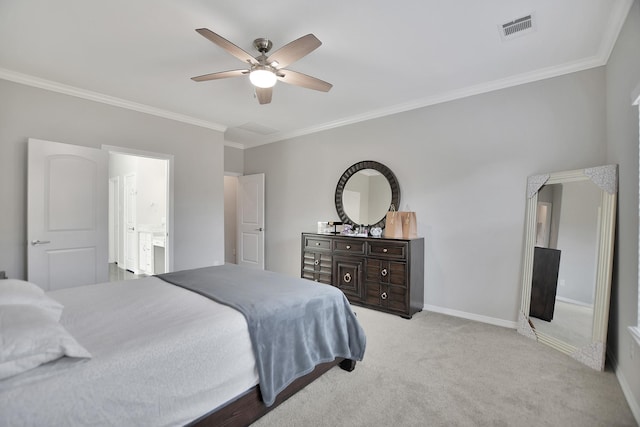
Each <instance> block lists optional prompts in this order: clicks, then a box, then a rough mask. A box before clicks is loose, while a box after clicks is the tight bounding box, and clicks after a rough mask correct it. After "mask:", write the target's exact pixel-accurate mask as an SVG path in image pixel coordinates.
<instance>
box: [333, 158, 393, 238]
mask: <svg viewBox="0 0 640 427" xmlns="http://www.w3.org/2000/svg"><path fill="white" fill-rule="evenodd" d="M363 169H374V170H376V171H378V172H380V173H381V174H382V175H383V176H384V177H385V178H386V179H387V181H388V182H389V186H390V187H391V205H393V206H394V207H395V209H396V210H399V208H400V185H399V184H398V180H397V179H396V176H395V175H394V174H393V172H392V171H391V169H389V168H388V167H386V166H385V165H383V164H382V163H378V162H376V161H373V160H364V161H362V162H358V163H356V164H353V165H351V166H350V167H349V168H348V169H347V170H346V171H344V173H343V174H342V176H341V177H340V179H339V180H338V185H337V186H336V192H335V203H336V211H338V217H340V220H341V221H342V222H343V223H345V224H353V225H358V224H356V223H355V222H354V221H353V220H352V219H351V218H349V216H348V215H347V214H346V212H345V211H344V205H343V203H342V194H343V193H344V187H345V186H346V185H347V181H349V178H351V177H352V176H353V175H354V174H355V173H356V172H358V171H361V170H363ZM385 222H386V215H383V216H382V219H381V220H380V221H378V222H376V223H375V224H367V225H369V226H371V227H381V228H384V226H385Z"/></svg>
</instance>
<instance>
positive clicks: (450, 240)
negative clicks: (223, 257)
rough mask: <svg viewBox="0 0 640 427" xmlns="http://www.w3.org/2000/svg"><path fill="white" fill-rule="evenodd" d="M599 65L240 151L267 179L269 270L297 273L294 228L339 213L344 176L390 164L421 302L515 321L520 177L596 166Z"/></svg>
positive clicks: (600, 157) (601, 132)
mask: <svg viewBox="0 0 640 427" xmlns="http://www.w3.org/2000/svg"><path fill="white" fill-rule="evenodd" d="M604 82H605V69H604V67H600V68H596V69H592V70H589V71H584V72H580V73H574V74H570V75H566V76H562V77H557V78H553V79H549V80H545V81H540V82H536V83H531V84H527V85H522V86H518V87H513V88H509V89H505V90H501V91H496V92H491V93H487V94H483V95H479V96H474V97H469V98H465V99H461V100H457V101H453V102H448V103H444V104H440V105H436V106H431V107H427V108H423V109H419V110H413V111H409V112H405V113H401V114H397V115H394V116H389V117H385V118H380V119H375V120H371V121H367V122H362V123H358V124H353V125H349V126H345V127H341V128H337V129H333V130H329V131H325V132H322V133H316V134H313V135H307V136H304V137H298V138H295V139H292V140H287V141H281V142H278V143H274V144H268V145H264V146H259V147H255V148H252V149H247V150H245V151H246V153H245V172H246V173H259V172H264V173H265V174H266V195H265V197H266V242H267V243H266V245H267V247H266V253H267V259H266V266H267V268H268V269H269V270H274V271H279V272H282V273H286V274H289V275H291V276H299V274H300V271H299V269H300V233H301V232H303V231H314V230H315V229H316V222H317V221H319V220H324V221H326V220H331V219H337V214H336V211H335V207H334V202H333V193H334V190H335V186H336V183H337V181H338V179H339V178H340V176H341V174H342V173H343V172H344V170H345V169H346V168H348V167H349V166H350V165H352V164H354V163H356V162H358V161H362V160H375V161H379V162H381V163H383V164H385V165H386V166H388V167H389V168H390V169H391V170H392V171H393V172H394V173H395V175H396V177H397V178H398V181H399V183H400V187H401V194H402V200H401V202H400V208H401V209H405V207H407V206H409V207H410V209H411V210H412V211H416V212H417V221H418V234H419V235H420V236H424V237H425V252H426V253H425V303H426V305H427V307H428V308H430V309H436V310H440V311H443V312H449V313H452V314H456V313H457V314H460V313H467V314H471V315H473V316H475V317H478V318H482V319H484V320H488V321H494V322H495V323H498V324H501V322H502V323H505V324H513V323H512V322H515V320H516V318H517V312H518V309H519V304H520V283H519V277H520V263H521V254H522V245H523V230H524V207H525V201H526V198H525V189H526V180H527V176H529V175H533V174H540V173H544V172H553V171H562V170H571V169H579V168H584V167H589V166H596V165H600V164H604V162H605V144H604V141H605V92H604V89H605V84H604Z"/></svg>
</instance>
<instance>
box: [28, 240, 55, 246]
mask: <svg viewBox="0 0 640 427" xmlns="http://www.w3.org/2000/svg"><path fill="white" fill-rule="evenodd" d="M47 243H51V240H32V241H31V244H32V245H33V246H38V245H46V244H47Z"/></svg>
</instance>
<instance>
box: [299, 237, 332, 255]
mask: <svg viewBox="0 0 640 427" xmlns="http://www.w3.org/2000/svg"><path fill="white" fill-rule="evenodd" d="M304 248H305V249H309V250H311V249H313V250H318V249H321V250H327V251H330V250H331V239H328V238H324V237H315V236H305V238H304Z"/></svg>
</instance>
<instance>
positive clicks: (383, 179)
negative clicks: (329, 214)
mask: <svg viewBox="0 0 640 427" xmlns="http://www.w3.org/2000/svg"><path fill="white" fill-rule="evenodd" d="M335 203H336V210H337V211H338V216H339V217H340V220H341V221H342V222H343V223H345V224H353V225H360V224H364V225H367V226H370V227H383V228H384V224H385V219H386V215H387V212H388V211H389V209H390V208H391V205H393V206H394V208H395V209H399V206H400V186H399V185H398V180H397V179H396V176H395V175H394V174H393V172H391V169H389V168H388V167H386V166H385V165H383V164H382V163H378V162H375V161H372V160H365V161H362V162H358V163H356V164H354V165H352V166H350V167H349V168H348V169H347V170H346V171H345V172H344V173H343V174H342V176H341V177H340V179H339V180H338V185H337V186H336V192H335Z"/></svg>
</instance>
